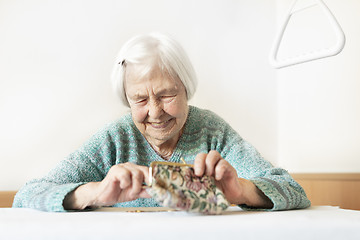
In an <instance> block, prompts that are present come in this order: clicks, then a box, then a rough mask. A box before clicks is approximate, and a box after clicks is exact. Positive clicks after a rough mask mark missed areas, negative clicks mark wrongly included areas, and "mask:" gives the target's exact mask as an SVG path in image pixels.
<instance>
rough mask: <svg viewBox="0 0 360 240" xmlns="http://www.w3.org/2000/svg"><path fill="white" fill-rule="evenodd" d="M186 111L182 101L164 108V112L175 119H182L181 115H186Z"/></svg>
mask: <svg viewBox="0 0 360 240" xmlns="http://www.w3.org/2000/svg"><path fill="white" fill-rule="evenodd" d="M186 109H187V104H186V102H184V101H174V102H171V103H168V104H166V106H164V110H165V112H166V113H167V114H169V115H171V116H173V117H176V118H182V117H183V115H186Z"/></svg>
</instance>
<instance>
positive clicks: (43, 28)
mask: <svg viewBox="0 0 360 240" xmlns="http://www.w3.org/2000/svg"><path fill="white" fill-rule="evenodd" d="M275 13H276V4H275V0H271V1H268V0H267V1H264V0H252V1H245V0H237V1H235V0H202V1H198V0H197V1H193V0H175V1H166V0H163V1H161V0H152V1H147V0H124V1H120V0H97V1H91V0H63V1H57V0H32V1H27V0H0V133H1V134H0V161H1V167H0V190H16V189H18V188H19V187H20V186H22V185H23V184H24V183H25V182H26V181H27V180H29V179H31V178H34V177H40V176H42V175H44V174H45V173H46V172H48V171H49V169H50V168H52V167H53V166H54V165H55V164H56V163H57V162H58V161H60V160H61V159H63V158H64V157H66V156H67V155H68V154H70V153H71V152H72V151H74V150H75V149H77V148H78V147H79V146H80V145H81V144H82V143H83V142H84V141H85V140H86V139H88V138H89V137H90V136H91V135H92V134H93V133H95V132H96V131H97V130H98V129H99V128H101V127H102V126H103V125H104V124H105V123H107V122H109V121H112V120H114V119H116V118H118V117H119V116H120V115H121V114H123V113H124V112H125V111H126V109H124V108H123V107H122V106H121V105H120V104H119V102H118V100H117V98H116V97H115V96H114V95H113V93H112V91H111V89H110V83H109V76H110V72H111V68H112V64H113V60H114V58H115V56H116V54H117V51H118V50H119V48H120V47H121V45H122V44H123V43H124V42H125V41H126V40H128V39H129V38H130V37H132V36H134V35H136V34H141V33H147V32H151V31H162V32H167V33H169V34H171V35H173V36H174V37H175V38H177V39H178V40H179V42H181V44H182V45H183V46H184V48H185V49H186V50H187V52H188V54H189V55H190V58H191V59H192V61H193V64H194V66H195V69H196V70H197V73H198V77H199V81H200V82H199V89H198V92H197V94H196V96H195V98H194V99H193V101H192V102H191V103H192V104H194V105H197V106H200V107H204V108H209V109H211V110H213V111H215V112H217V113H218V114H220V115H221V116H223V117H224V118H225V119H226V120H228V121H229V122H230V123H231V124H232V125H233V126H234V128H235V129H236V130H238V131H239V133H240V134H241V135H242V136H243V137H244V138H246V139H248V140H249V141H250V142H251V143H252V144H253V145H255V146H256V147H257V148H258V149H259V151H260V152H261V153H262V154H263V155H264V156H265V157H266V158H267V159H268V160H270V161H272V162H273V163H275V164H276V159H277V156H276V155H277V103H276V101H277V94H276V91H277V86H276V71H275V70H273V69H271V68H270V66H269V65H268V62H267V55H268V51H269V48H270V45H271V41H272V38H273V34H274V32H275V28H276V24H275V22H276V15H275Z"/></svg>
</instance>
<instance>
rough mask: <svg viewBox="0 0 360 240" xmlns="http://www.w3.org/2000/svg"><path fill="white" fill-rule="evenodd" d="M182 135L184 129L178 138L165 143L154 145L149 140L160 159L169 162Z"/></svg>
mask: <svg viewBox="0 0 360 240" xmlns="http://www.w3.org/2000/svg"><path fill="white" fill-rule="evenodd" d="M181 134H182V129H181V131H180V132H179V134H178V136H177V137H176V138H172V139H169V140H168V141H166V142H164V143H152V142H151V141H149V140H148V142H149V144H150V145H151V147H152V148H153V149H154V151H155V152H156V153H157V154H158V155H159V156H160V157H162V158H163V159H165V160H169V159H170V158H171V155H172V154H173V152H174V150H175V148H176V145H177V143H178V141H179V139H180V137H181Z"/></svg>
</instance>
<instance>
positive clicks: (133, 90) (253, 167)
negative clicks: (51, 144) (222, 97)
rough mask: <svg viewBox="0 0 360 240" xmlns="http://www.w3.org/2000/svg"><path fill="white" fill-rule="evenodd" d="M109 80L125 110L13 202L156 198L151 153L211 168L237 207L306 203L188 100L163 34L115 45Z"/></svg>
mask: <svg viewBox="0 0 360 240" xmlns="http://www.w3.org/2000/svg"><path fill="white" fill-rule="evenodd" d="M112 80H113V84H114V88H115V90H116V91H117V93H118V94H119V96H120V97H121V100H122V102H123V103H124V104H125V105H126V106H128V107H130V110H131V113H129V114H127V115H125V116H123V117H122V118H121V119H120V120H118V121H116V122H114V123H112V124H110V125H108V126H106V127H105V128H104V129H103V130H101V131H100V132H98V133H97V134H96V135H95V136H93V137H92V138H91V139H90V140H89V141H88V142H87V143H85V144H84V145H83V146H82V147H81V148H80V149H79V150H78V151H76V152H74V153H73V154H71V155H70V156H69V157H67V158H66V159H65V160H63V161H62V162H60V164H59V165H58V166H57V167H56V168H55V169H53V170H52V171H50V173H49V174H48V175H47V176H45V177H43V178H40V179H37V180H32V181H30V182H28V183H27V184H26V185H25V186H24V187H23V188H22V189H21V190H20V191H19V192H18V194H17V195H16V197H15V200H14V205H13V206H14V207H30V208H36V209H41V210H45V211H66V210H81V209H85V208H92V207H101V206H116V207H139V206H143V207H144V206H145V207H150V206H159V205H158V203H157V202H155V200H154V199H153V198H151V197H150V195H149V194H148V192H147V191H146V190H145V189H144V188H143V187H142V186H143V183H148V174H149V170H148V169H149V168H148V167H149V164H150V163H151V162H153V161H169V162H180V158H184V159H185V161H186V162H188V163H193V164H194V171H195V174H196V175H197V176H199V177H200V176H203V175H204V174H205V175H209V176H213V177H214V179H215V181H216V185H217V186H218V187H219V188H220V189H221V190H222V191H223V193H224V195H225V197H226V199H227V200H228V201H229V202H230V203H232V204H237V205H239V206H240V207H242V208H245V209H252V208H258V209H259V208H260V209H272V210H283V209H292V208H305V207H308V206H309V205H310V202H309V200H308V199H307V197H306V194H305V192H304V191H303V189H302V188H301V186H300V185H299V184H297V183H296V182H295V181H294V180H293V179H292V178H291V176H290V175H289V174H288V173H287V172H286V171H285V170H283V169H280V168H274V167H273V166H272V165H271V164H270V163H269V162H267V161H266V160H264V159H263V158H262V157H261V156H260V154H259V153H258V152H257V151H256V150H255V148H254V147H253V146H251V145H250V144H249V143H248V142H246V141H245V140H244V139H242V138H241V137H240V136H239V134H238V133H236V132H235V131H234V130H233V129H232V128H231V127H230V126H229V125H228V124H227V123H226V122H225V121H224V120H223V119H221V118H220V117H219V116H217V115H215V114H214V113H212V112H211V111H208V110H203V109H199V108H197V107H194V106H189V105H188V100H189V99H190V98H191V97H192V96H193V94H194V93H195V90H196V77H195V73H194V70H193V67H192V65H191V63H190V61H189V59H188V57H187V55H186V54H185V52H184V50H183V49H182V48H181V46H180V45H179V44H178V43H177V42H175V41H174V40H173V39H171V38H170V37H168V36H165V35H162V34H156V33H155V34H149V35H144V36H138V37H135V38H133V39H131V40H129V41H128V42H127V43H126V44H125V45H124V46H123V48H122V49H121V51H120V53H119V55H118V58H117V60H116V64H115V67H114V71H113V75H112Z"/></svg>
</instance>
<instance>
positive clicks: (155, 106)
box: [148, 100, 163, 119]
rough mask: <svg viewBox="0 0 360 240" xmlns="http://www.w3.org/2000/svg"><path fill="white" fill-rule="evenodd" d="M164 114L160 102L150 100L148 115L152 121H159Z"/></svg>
mask: <svg viewBox="0 0 360 240" xmlns="http://www.w3.org/2000/svg"><path fill="white" fill-rule="evenodd" d="M162 113H163V106H162V104H161V102H160V101H157V100H150V101H149V111H148V115H149V117H150V119H159V118H160V116H161V115H162Z"/></svg>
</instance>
